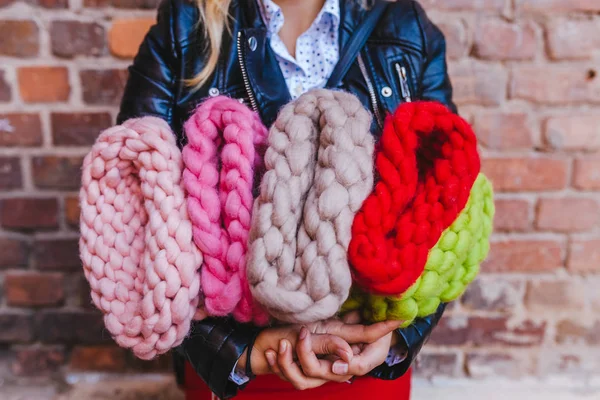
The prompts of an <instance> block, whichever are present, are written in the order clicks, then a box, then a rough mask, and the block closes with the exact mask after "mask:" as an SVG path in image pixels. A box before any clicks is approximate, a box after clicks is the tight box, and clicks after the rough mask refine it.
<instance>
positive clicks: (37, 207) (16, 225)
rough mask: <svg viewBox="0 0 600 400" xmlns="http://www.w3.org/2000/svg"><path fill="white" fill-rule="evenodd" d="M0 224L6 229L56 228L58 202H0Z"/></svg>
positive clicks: (24, 199)
mask: <svg viewBox="0 0 600 400" xmlns="http://www.w3.org/2000/svg"><path fill="white" fill-rule="evenodd" d="M0 223H1V225H2V226H3V227H4V228H8V229H37V228H57V227H58V202H57V201H56V199H28V198H11V199H4V200H1V201H0Z"/></svg>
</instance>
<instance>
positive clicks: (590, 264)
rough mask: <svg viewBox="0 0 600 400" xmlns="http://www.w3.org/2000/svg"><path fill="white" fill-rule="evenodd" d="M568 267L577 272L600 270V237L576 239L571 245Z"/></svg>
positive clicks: (596, 271) (595, 271)
mask: <svg viewBox="0 0 600 400" xmlns="http://www.w3.org/2000/svg"><path fill="white" fill-rule="evenodd" d="M567 268H569V270H571V271H572V272H575V273H590V274H592V273H598V272H600V239H589V240H586V239H575V240H573V241H572V242H571V244H570V247H569V257H568V258H567Z"/></svg>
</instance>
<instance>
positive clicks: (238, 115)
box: [183, 96, 268, 324]
mask: <svg viewBox="0 0 600 400" xmlns="http://www.w3.org/2000/svg"><path fill="white" fill-rule="evenodd" d="M184 130H185V134H186V136H187V139H188V144H187V145H186V146H185V147H184V149H183V160H184V165H185V169H184V172H183V182H184V186H185V189H186V191H187V193H188V200H187V206H188V212H189V215H190V219H191V221H192V224H193V235H194V242H195V243H196V245H197V246H198V248H199V249H200V250H201V251H202V253H203V256H204V264H203V266H202V269H201V281H202V290H203V293H204V305H205V308H206V311H207V312H208V313H209V314H210V315H214V316H225V315H228V314H230V313H232V314H233V316H234V318H235V319H236V320H238V321H240V322H251V321H253V322H255V323H257V324H265V323H267V322H268V314H267V313H266V312H265V311H264V310H262V309H261V308H260V307H259V306H258V305H256V304H254V302H253V300H252V295H251V292H250V288H249V286H248V281H247V279H246V251H247V247H248V246H247V244H248V243H247V242H248V233H249V231H250V221H251V211H252V204H253V196H252V189H253V181H254V167H255V166H259V165H260V164H261V157H260V155H261V154H262V151H261V148H262V147H264V144H265V141H266V137H267V128H265V126H264V125H263V124H262V122H261V120H260V117H259V116H258V114H256V113H254V112H252V111H251V110H250V109H249V108H248V107H246V106H244V105H243V104H241V103H240V102H239V101H237V100H234V99H231V98H229V97H225V96H218V97H214V98H211V99H209V100H207V101H205V102H204V103H202V104H201V105H200V106H199V107H198V108H197V109H196V111H195V112H194V113H193V114H192V116H191V117H190V119H189V120H188V121H187V122H186V123H185V125H184ZM257 149H258V150H259V151H257ZM262 150H264V149H262Z"/></svg>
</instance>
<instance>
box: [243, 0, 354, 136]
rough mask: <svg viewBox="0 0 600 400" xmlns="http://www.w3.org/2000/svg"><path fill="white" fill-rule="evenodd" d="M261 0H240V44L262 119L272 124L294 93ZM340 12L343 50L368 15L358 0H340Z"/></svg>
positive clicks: (340, 35) (341, 46)
mask: <svg viewBox="0 0 600 400" xmlns="http://www.w3.org/2000/svg"><path fill="white" fill-rule="evenodd" d="M258 1H259V0H238V2H237V3H238V6H239V7H240V9H239V11H240V12H239V14H238V15H237V16H236V17H237V18H236V19H237V20H238V21H239V23H240V32H241V41H242V42H241V43H240V45H241V46H242V51H243V55H244V63H245V67H246V70H247V77H248V80H249V83H250V87H251V89H252V92H253V93H254V96H255V97H256V101H257V103H258V106H259V112H260V114H261V117H262V120H263V121H264V122H265V123H266V124H267V126H270V125H271V124H272V123H273V121H274V120H275V118H276V116H277V113H278V111H279V110H280V109H281V108H282V107H283V106H284V105H285V104H287V103H289V102H290V101H291V96H290V93H289V90H288V87H287V84H286V83H285V78H284V77H283V73H282V72H281V69H280V68H279V64H278V62H277V58H276V56H275V54H274V52H273V50H272V49H271V46H269V45H268V37H267V26H266V25H265V22H264V20H263V18H262V15H261V11H260V5H259V4H258ZM340 14H341V15H340V17H341V20H340V28H339V29H340V34H339V37H340V38H339V40H340V49H343V48H344V45H345V44H346V42H347V41H348V39H349V38H350V36H351V35H352V32H354V29H355V28H356V26H357V25H358V24H359V23H360V21H362V19H363V18H364V14H365V10H364V9H363V8H362V6H361V5H360V4H358V0H345V1H344V0H340ZM251 38H252V40H251ZM235 39H236V40H237V38H235ZM249 43H252V46H250V44H249Z"/></svg>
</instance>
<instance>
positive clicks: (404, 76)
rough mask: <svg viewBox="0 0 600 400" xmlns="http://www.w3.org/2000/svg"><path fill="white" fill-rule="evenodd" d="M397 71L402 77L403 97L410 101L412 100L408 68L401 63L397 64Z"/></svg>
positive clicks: (401, 88)
mask: <svg viewBox="0 0 600 400" xmlns="http://www.w3.org/2000/svg"><path fill="white" fill-rule="evenodd" d="M396 72H398V77H399V78H400V90H401V91H402V97H403V98H404V101H405V102H407V103H410V102H411V101H412V99H411V94H410V86H408V76H407V74H406V68H405V67H401V66H400V64H396Z"/></svg>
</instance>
